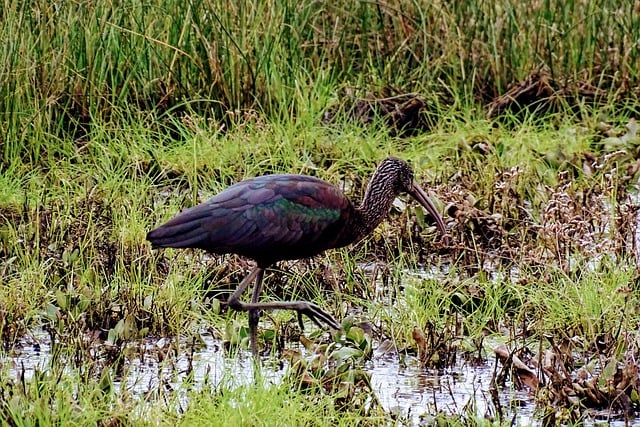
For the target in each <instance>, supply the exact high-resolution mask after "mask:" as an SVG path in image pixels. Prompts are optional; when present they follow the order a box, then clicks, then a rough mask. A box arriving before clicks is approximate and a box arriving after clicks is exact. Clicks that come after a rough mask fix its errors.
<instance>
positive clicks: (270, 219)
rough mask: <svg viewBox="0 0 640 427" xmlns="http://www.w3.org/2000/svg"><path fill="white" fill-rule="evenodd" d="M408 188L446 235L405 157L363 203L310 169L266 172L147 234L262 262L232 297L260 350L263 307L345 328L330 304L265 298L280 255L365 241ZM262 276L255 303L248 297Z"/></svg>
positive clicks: (393, 161) (384, 168)
mask: <svg viewBox="0 0 640 427" xmlns="http://www.w3.org/2000/svg"><path fill="white" fill-rule="evenodd" d="M402 192H407V193H409V194H410V195H411V196H413V197H414V198H415V199H416V200H417V201H418V202H420V204H421V205H422V206H424V207H425V208H426V209H427V211H429V213H430V214H431V216H432V217H433V218H434V219H435V221H436V224H437V226H438V228H439V229H440V231H441V232H442V233H443V234H446V229H445V226H444V223H443V221H442V218H441V217H440V215H439V214H438V211H437V210H436V208H435V206H434V205H433V203H432V202H431V200H430V199H429V197H428V196H427V194H426V193H425V192H424V190H422V188H420V186H419V185H418V184H417V183H416V182H415V181H414V179H413V171H412V169H411V167H410V166H409V164H407V162H405V161H404V160H400V159H397V158H393V157H389V158H387V159H385V160H384V161H382V163H380V165H379V166H378V168H377V169H376V171H375V173H374V174H373V176H372V177H371V180H370V181H369V185H368V186H367V189H366V191H365V195H364V199H363V200H362V204H360V206H355V205H354V204H353V203H352V202H351V201H350V200H349V199H348V198H346V197H345V196H344V194H342V192H341V191H340V190H339V189H338V188H337V187H335V186H333V185H331V184H329V183H327V182H325V181H322V180H320V179H318V178H313V177H310V176H305V175H265V176H260V177H257V178H251V179H247V180H245V181H242V182H239V183H237V184H235V185H232V186H231V187H229V188H227V189H226V190H224V191H223V192H221V193H220V194H218V195H216V196H214V197H213V198H211V199H209V200H207V201H206V202H204V203H201V204H199V205H197V206H195V207H192V208H189V209H185V210H184V211H182V212H181V213H179V214H178V215H177V216H176V217H175V218H173V219H171V220H169V221H168V222H167V223H165V224H163V225H161V226H160V227H158V228H156V229H155V230H152V231H150V232H149V233H148V234H147V240H149V241H150V242H151V244H152V247H153V248H199V249H204V250H206V251H209V252H211V253H216V254H225V253H234V254H238V255H241V256H244V257H247V258H251V259H253V260H254V261H255V262H256V264H257V265H256V267H255V268H254V269H253V270H252V271H251V272H250V273H249V275H248V276H247V277H245V278H244V279H243V280H242V282H241V283H240V285H238V288H237V289H236V291H235V292H234V293H233V294H232V295H231V296H230V297H229V299H228V301H227V304H228V305H229V307H231V308H232V309H234V310H241V311H248V312H249V331H250V334H251V337H250V338H251V350H252V352H253V354H254V355H257V343H256V328H257V325H258V319H259V317H260V310H275V309H289V310H295V311H297V312H298V317H299V318H301V315H302V314H304V315H306V316H307V317H309V318H310V319H311V320H313V321H314V322H315V323H316V324H317V325H318V326H320V327H322V325H321V322H324V323H326V324H327V325H329V326H331V327H332V328H335V329H339V328H340V324H339V323H338V322H337V321H336V320H335V319H334V318H333V316H331V315H330V314H329V313H327V312H326V311H324V310H322V309H321V308H320V307H318V306H317V305H315V304H312V303H310V302H307V301H287V302H285V301H282V302H258V298H259V296H260V292H261V290H262V277H263V275H264V270H265V269H266V268H267V267H269V266H271V265H273V264H275V263H276V262H278V261H282V260H290V259H299V258H306V257H310V256H314V255H317V254H319V253H321V252H323V251H324V250H326V249H331V248H339V247H342V246H346V245H348V244H350V243H354V242H357V241H359V240H361V239H362V238H363V237H365V236H367V235H368V234H369V233H371V232H372V231H373V230H374V229H375V228H376V227H377V226H378V224H380V222H381V221H382V220H383V219H384V218H385V217H386V216H387V215H388V214H389V211H390V210H391V204H392V203H393V200H394V199H395V198H396V196H397V195H398V194H400V193H402ZM254 280H255V287H254V288H253V293H252V296H251V302H249V303H246V302H242V301H241V300H240V297H241V296H242V294H243V293H244V292H245V290H246V289H247V287H248V285H249V283H251V282H252V281H254Z"/></svg>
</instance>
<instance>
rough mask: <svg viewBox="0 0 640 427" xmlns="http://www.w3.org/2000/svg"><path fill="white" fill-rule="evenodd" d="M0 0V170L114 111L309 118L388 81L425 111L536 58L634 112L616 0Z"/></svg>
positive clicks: (458, 110) (494, 85) (630, 9)
mask: <svg viewBox="0 0 640 427" xmlns="http://www.w3.org/2000/svg"><path fill="white" fill-rule="evenodd" d="M3 6H4V7H3V8H2V9H3V12H2V17H3V19H2V24H1V26H0V38H1V39H2V40H3V41H4V43H3V44H2V46H3V48H2V51H1V52H0V54H1V58H2V61H0V64H2V65H1V68H0V77H2V78H1V79H0V82H1V83H0V95H2V96H0V99H1V100H2V101H0V102H1V103H2V104H0V105H1V108H0V111H2V112H3V120H2V129H1V131H2V139H3V141H4V144H3V145H4V147H3V150H2V151H3V157H2V159H3V162H2V164H3V166H4V167H7V166H8V165H10V164H11V163H12V159H15V158H18V157H19V158H22V159H25V160H27V159H30V160H31V161H38V160H39V159H40V157H41V156H42V155H46V154H47V153H46V151H47V150H48V149H50V147H48V146H47V145H48V144H45V143H44V141H45V140H46V139H48V138H51V137H53V138H60V140H61V142H64V140H65V136H69V137H71V139H76V140H79V139H80V140H83V139H86V137H87V135H88V134H89V133H91V131H92V129H93V127H94V125H95V124H96V123H97V124H98V126H100V124H101V123H103V122H109V123H118V122H120V121H121V117H120V112H121V109H123V108H124V109H125V110H129V109H130V108H132V107H133V108H134V109H135V110H139V111H142V112H143V114H152V115H153V114H158V115H159V118H160V120H159V123H161V124H164V125H165V126H167V129H169V130H171V129H173V130H172V132H175V131H177V132H180V130H179V127H178V128H177V129H175V126H174V122H175V120H176V119H177V120H179V119H180V115H181V114H183V113H185V112H186V113H194V115H195V116H196V117H202V118H206V119H212V120H214V121H216V122H218V123H219V124H218V126H219V128H220V129H228V128H229V126H233V125H242V124H243V123H244V122H245V121H246V119H247V117H251V116H252V115H254V114H255V113H256V112H257V113H260V114H263V113H266V114H267V115H268V116H269V117H270V118H271V119H274V120H284V119H291V118H294V117H296V118H298V119H302V120H307V121H308V120H313V119H314V118H317V117H320V116H321V114H322V112H323V111H324V110H326V108H327V107H328V104H330V103H331V102H332V101H339V99H337V97H338V96H339V95H337V94H336V88H340V87H346V88H353V89H350V91H351V92H355V93H356V94H366V93H371V92H372V91H373V93H374V94H376V93H382V92H383V89H384V88H386V87H394V88H397V89H398V90H400V91H401V92H404V93H408V92H412V93H421V94H423V95H424V96H425V97H426V99H427V105H428V106H429V108H428V111H429V114H431V115H432V117H434V118H438V117H442V116H450V115H452V114H465V113H464V112H465V111H468V110H470V109H476V108H478V107H479V106H481V104H476V103H475V101H474V100H485V101H486V100H491V99H493V98H494V97H496V96H498V95H500V94H502V93H504V92H505V90H506V89H507V88H508V87H509V86H511V85H513V84H514V83H517V82H519V81H522V80H523V79H525V78H526V77H527V76H528V75H530V74H531V73H532V72H534V71H536V70H539V69H544V70H547V71H548V72H549V73H550V75H551V76H552V77H553V78H554V79H555V80H557V81H558V83H559V87H561V88H563V89H562V90H564V91H567V90H568V91H569V92H570V91H571V90H572V89H571V88H572V87H577V88H579V87H585V86H586V87H588V88H590V89H589V91H591V92H592V93H593V94H592V95H588V96H587V95H585V99H582V98H580V95H579V94H570V96H572V97H573V99H570V100H569V101H567V106H568V107H569V108H570V109H573V108H578V109H579V108H581V106H582V105H584V104H585V103H591V102H593V101H594V99H595V102H598V103H601V105H602V104H605V105H606V104H607V103H610V102H613V101H619V105H620V106H622V108H625V105H626V106H627V107H628V108H629V109H630V110H631V111H634V110H635V111H637V109H636V107H634V101H633V99H637V91H635V90H634V88H635V87H637V84H638V77H639V76H638V71H637V67H635V64H637V63H638V59H639V58H638V56H639V53H638V49H639V47H638V43H637V40H638V37H639V35H640V25H638V20H637V19H635V18H634V17H635V16H636V15H637V13H638V11H637V5H635V4H634V3H633V2H627V1H619V2H614V3H613V4H610V5H607V6H603V5H599V4H596V2H575V1H570V2H568V3H566V2H565V3H562V4H559V3H558V4H556V3H554V2H549V1H538V2H534V3H532V4H516V3H513V2H505V1H501V2H492V3H486V2H474V1H469V2H453V3H451V4H444V3H433V4H430V5H423V4H420V3H416V2H411V1H406V0H398V1H394V2H391V3H385V4H381V3H367V2H359V3H353V4H350V5H341V6H336V5H324V4H320V3H317V2H309V1H307V2H302V3H296V4H293V3H291V2H289V1H281V0H274V1H269V2H266V3H265V2H245V3H243V4H242V5H235V6H233V7H229V6H228V5H227V4H226V3H222V2H218V1H196V2H190V3H180V2H174V1H171V0H156V1H153V2H150V3H149V2H147V3H142V2H134V3H131V4H127V5H121V6H122V7H112V5H111V4H110V3H108V2H103V1H99V2H95V3H91V4H82V5H75V4H72V3H65V2H54V3H51V4H43V3H40V2H26V3H25V2H23V3H14V2H10V1H8V0H6V1H5V2H4V5H3ZM5 17H6V19H4V18H5ZM567 88H568V89H567ZM591 92H590V93H591ZM634 94H635V95H634ZM358 96H362V95H358ZM376 96H377V95H376ZM634 96H635V98H634ZM587 98H589V99H587ZM592 98H593V99H592ZM629 100H630V102H629ZM438 120H439V119H437V120H436V122H437V121H438Z"/></svg>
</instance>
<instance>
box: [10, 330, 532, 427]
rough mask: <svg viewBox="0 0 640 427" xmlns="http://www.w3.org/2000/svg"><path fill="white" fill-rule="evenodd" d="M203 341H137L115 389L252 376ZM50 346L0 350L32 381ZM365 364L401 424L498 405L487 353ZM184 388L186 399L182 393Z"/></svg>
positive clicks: (484, 412)
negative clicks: (192, 345)
mask: <svg viewBox="0 0 640 427" xmlns="http://www.w3.org/2000/svg"><path fill="white" fill-rule="evenodd" d="M202 339H203V342H204V346H202V348H201V350H198V351H194V352H193V354H192V355H191V356H189V355H188V350H187V351H185V352H183V354H180V355H179V356H177V357H172V358H170V359H169V358H166V359H165V362H164V363H162V364H160V363H158V358H157V357H155V356H153V355H155V354H157V351H158V350H159V349H160V350H161V349H162V348H166V347H168V345H169V341H168V340H167V339H160V340H146V341H144V342H141V343H138V345H139V346H141V347H142V348H140V350H142V352H141V353H142V354H145V355H146V356H144V357H142V358H134V359H132V360H131V361H130V363H129V364H128V365H127V369H126V373H125V375H124V376H123V377H122V378H121V379H120V381H118V382H117V383H116V387H124V388H126V389H127V390H128V391H129V392H132V393H133V394H136V395H140V396H141V397H142V396H144V395H146V394H147V393H149V392H154V391H161V390H163V389H164V388H165V387H167V388H171V389H173V390H180V387H179V386H180V385H181V383H182V381H183V380H184V378H185V377H186V375H187V373H188V372H189V370H190V369H192V375H193V377H192V378H193V383H194V384H195V387H198V386H203V385H205V384H207V386H208V387H211V386H215V385H217V384H221V383H222V384H224V385H225V386H227V387H233V386H234V385H236V386H237V385H242V384H249V383H251V382H252V381H253V378H254V375H253V363H252V359H251V355H250V354H249V353H248V352H241V353H240V354H238V355H237V357H230V356H228V352H226V351H224V350H223V348H222V342H221V341H220V340H217V339H214V338H213V337H212V336H211V335H210V334H209V333H207V332H204V333H203V334H202ZM188 347H189V346H188V345H187V344H186V343H185V344H184V346H182V345H181V348H188ZM49 350H50V346H49V337H48V335H46V334H45V333H42V332H36V333H34V334H33V335H32V336H31V337H29V338H26V339H25V340H24V342H23V343H21V345H20V346H19V350H16V351H15V352H14V353H13V354H11V355H10V356H6V355H3V356H2V359H4V360H2V365H4V366H9V367H10V368H9V375H11V376H12V377H13V378H18V377H19V376H20V375H21V374H22V372H23V370H24V376H25V378H26V379H29V378H30V377H31V376H32V375H33V373H34V372H35V370H41V371H42V370H46V369H47V363H48V361H49V360H50V352H49ZM190 359H191V360H190ZM263 365H264V366H263V368H262V377H263V379H264V381H267V382H268V383H272V384H273V383H278V382H280V381H281V379H282V378H283V376H284V375H285V374H286V371H287V367H286V366H283V365H282V364H281V363H279V362H274V361H272V360H263ZM365 370H366V371H367V372H368V373H369V374H370V375H371V384H372V387H373V389H374V391H375V393H376V396H377V398H378V400H379V401H380V403H381V405H382V406H383V407H384V409H385V410H386V411H387V412H389V413H390V414H394V415H396V416H398V417H400V419H401V420H404V423H409V424H412V425H419V424H421V423H425V422H426V421H427V420H429V419H430V418H431V417H432V415H429V414H436V413H438V412H444V413H446V414H465V415H466V416H469V415H471V414H474V415H475V416H476V417H479V418H484V417H491V418H493V417H494V416H495V406H494V404H493V403H492V401H491V398H490V395H489V392H488V391H489V389H490V381H491V378H492V375H493V370H494V360H493V359H492V358H489V359H488V360H487V363H486V364H482V365H479V366H472V365H471V364H468V363H466V362H461V363H459V364H458V365H456V366H454V367H452V368H450V369H447V370H446V371H445V372H431V371H427V370H425V369H423V368H422V367H421V366H420V363H419V362H418V361H417V360H416V359H415V358H412V357H406V358H404V359H402V360H401V358H400V357H399V355H398V354H396V353H388V354H380V353H374V356H373V357H372V360H371V361H369V362H368V363H367V365H366V367H365ZM183 393H184V394H183V395H182V399H184V400H183V403H184V404H185V405H186V404H188V402H187V400H186V391H184V392H183ZM499 396H500V401H501V405H502V407H503V409H505V408H506V410H507V414H506V415H507V417H508V418H507V419H508V420H511V419H512V418H514V417H515V422H516V424H517V425H531V424H535V420H534V418H533V410H534V404H533V402H532V396H531V395H530V394H527V393H525V392H515V391H513V390H503V391H501V392H500V394H499ZM514 404H515V405H514ZM509 408H511V409H509Z"/></svg>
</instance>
